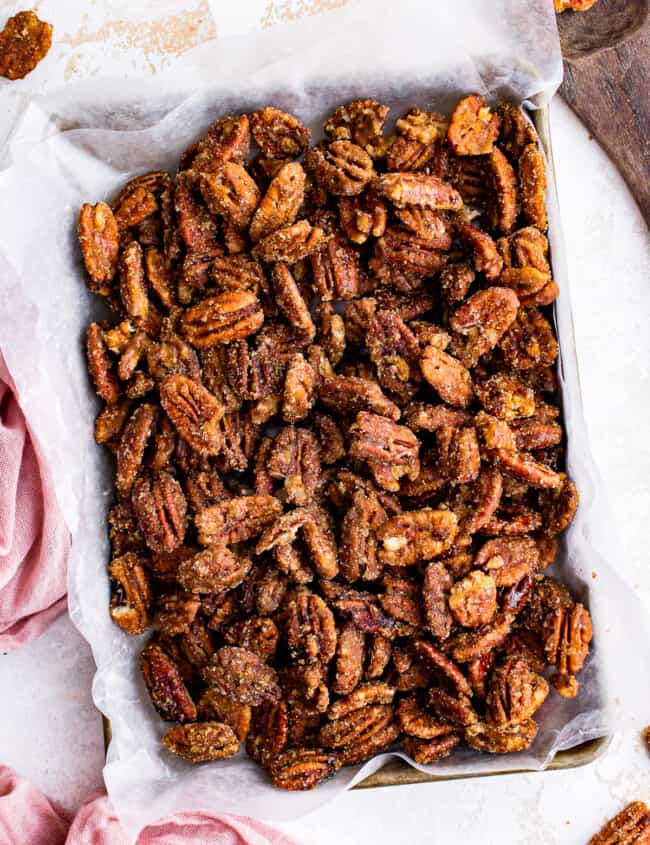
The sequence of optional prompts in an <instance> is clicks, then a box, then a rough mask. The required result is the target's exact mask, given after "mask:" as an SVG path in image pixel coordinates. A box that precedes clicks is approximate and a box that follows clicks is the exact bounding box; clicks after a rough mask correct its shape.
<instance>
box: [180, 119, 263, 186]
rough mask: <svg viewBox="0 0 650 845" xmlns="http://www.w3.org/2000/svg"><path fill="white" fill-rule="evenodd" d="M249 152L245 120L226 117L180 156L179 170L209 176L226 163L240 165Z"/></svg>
mask: <svg viewBox="0 0 650 845" xmlns="http://www.w3.org/2000/svg"><path fill="white" fill-rule="evenodd" d="M249 148H250V127H249V121H248V117H247V116H246V115H245V114H240V115H238V116H237V117H234V116H232V115H225V116H224V117H221V118H219V120H217V121H216V122H215V123H213V124H212V126H211V127H210V128H209V129H208V131H207V133H206V134H205V135H204V136H203V138H201V139H200V140H199V141H198V142H197V143H196V144H193V145H192V146H191V147H190V148H189V149H188V150H186V151H185V152H184V153H183V154H182V155H181V160H180V162H179V166H178V169H179V170H181V171H183V170H186V169H188V168H190V167H191V168H192V169H193V170H195V171H196V172H197V173H198V172H203V173H205V172H211V171H213V170H217V169H219V168H220V167H222V166H223V165H224V164H225V163H226V162H227V161H235V162H238V163H239V164H242V163H243V162H244V161H245V160H246V158H247V156H248V152H249Z"/></svg>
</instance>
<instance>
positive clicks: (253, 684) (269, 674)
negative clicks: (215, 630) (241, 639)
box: [203, 646, 280, 705]
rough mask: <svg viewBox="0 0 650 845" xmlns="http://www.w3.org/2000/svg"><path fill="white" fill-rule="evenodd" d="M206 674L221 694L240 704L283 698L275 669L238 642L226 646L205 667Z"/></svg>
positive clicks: (206, 677)
mask: <svg viewBox="0 0 650 845" xmlns="http://www.w3.org/2000/svg"><path fill="white" fill-rule="evenodd" d="M203 677H204V679H205V680H206V681H207V683H208V684H210V686H213V687H215V688H216V689H217V690H218V691H219V692H220V693H221V694H222V695H226V696H228V697H230V698H233V699H234V700H235V701H238V702H239V703H240V704H253V705H258V704H261V703H262V702H263V701H266V700H270V701H277V700H278V699H279V698H280V687H279V685H278V679H277V673H276V671H275V669H272V668H271V667H270V666H267V665H266V663H264V662H263V661H262V660H261V659H260V658H259V657H258V656H257V655H256V654H253V652H252V651H248V649H245V648H239V647H237V646H223V647H222V648H220V649H219V650H218V651H217V652H216V653H215V655H214V656H213V657H212V658H211V660H210V662H209V663H208V665H207V666H206V667H205V668H204V669H203Z"/></svg>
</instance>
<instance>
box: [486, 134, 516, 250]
mask: <svg viewBox="0 0 650 845" xmlns="http://www.w3.org/2000/svg"><path fill="white" fill-rule="evenodd" d="M486 164H487V172H488V175H489V177H490V180H491V183H492V189H493V192H494V199H493V200H492V202H491V203H490V207H489V208H488V215H489V219H490V225H491V228H492V229H493V230H495V231H499V232H504V233H505V234H507V233H508V232H510V231H512V227H513V226H514V225H515V221H516V219H517V214H518V213H519V205H518V202H517V177H516V175H515V171H514V170H513V168H512V165H511V164H510V162H509V161H508V159H507V158H506V157H505V156H504V154H503V153H502V152H501V150H500V149H499V148H498V147H494V148H493V149H492V151H491V152H490V153H489V154H488V155H487V156H486Z"/></svg>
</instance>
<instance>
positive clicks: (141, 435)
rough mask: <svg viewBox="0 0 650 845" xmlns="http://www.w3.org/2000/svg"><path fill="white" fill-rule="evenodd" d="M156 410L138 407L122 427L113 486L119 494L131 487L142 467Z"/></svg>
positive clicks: (148, 407)
mask: <svg viewBox="0 0 650 845" xmlns="http://www.w3.org/2000/svg"><path fill="white" fill-rule="evenodd" d="M157 413H158V409H157V408H156V407H155V406H154V405H148V404H145V405H140V406H139V407H138V408H136V409H135V411H134V412H133V413H132V414H131V416H130V417H129V420H128V422H127V423H126V425H125V426H124V429H123V431H122V436H121V437H120V442H119V445H118V447H117V473H116V477H115V486H116V487H117V489H118V491H119V492H120V493H121V494H123V495H124V494H127V493H129V492H130V490H131V488H132V487H133V482H134V481H135V478H136V475H137V474H138V472H139V470H140V467H141V465H142V458H143V455H144V450H145V447H146V445H147V442H148V440H149V438H150V436H151V434H152V432H153V429H154V425H155V422H156V417H157Z"/></svg>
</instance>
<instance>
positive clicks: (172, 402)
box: [160, 375, 224, 455]
mask: <svg viewBox="0 0 650 845" xmlns="http://www.w3.org/2000/svg"><path fill="white" fill-rule="evenodd" d="M160 402H161V404H162V406H163V408H164V409H165V411H166V413H167V416H168V417H169V419H170V420H171V421H172V423H173V424H174V426H175V428H176V431H177V432H178V434H179V436H180V437H182V438H183V440H185V441H186V442H187V443H189V445H190V446H191V447H192V448H193V449H194V450H196V451H197V452H198V453H199V454H201V455H216V454H217V453H218V452H219V450H220V449H221V445H222V437H221V430H220V428H219V422H220V420H221V418H222V417H223V413H224V408H223V405H221V404H220V403H219V402H218V401H217V399H215V397H214V396H213V395H212V394H211V393H210V391H209V390H206V388H205V387H203V385H202V384H200V383H199V382H196V381H193V380H192V379H190V378H187V377H186V376H181V375H171V376H167V377H166V378H164V379H163V381H162V383H161V384H160Z"/></svg>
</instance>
